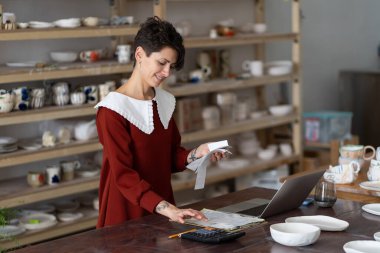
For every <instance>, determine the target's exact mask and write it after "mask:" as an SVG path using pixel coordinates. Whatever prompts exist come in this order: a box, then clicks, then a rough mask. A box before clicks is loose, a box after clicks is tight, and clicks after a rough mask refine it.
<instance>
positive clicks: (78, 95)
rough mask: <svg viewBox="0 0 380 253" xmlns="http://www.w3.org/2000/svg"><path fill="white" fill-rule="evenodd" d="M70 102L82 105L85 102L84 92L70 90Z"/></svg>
mask: <svg viewBox="0 0 380 253" xmlns="http://www.w3.org/2000/svg"><path fill="white" fill-rule="evenodd" d="M70 102H71V104H73V105H82V104H84V103H85V102H86V94H84V93H83V92H81V91H78V92H72V93H71V94H70Z"/></svg>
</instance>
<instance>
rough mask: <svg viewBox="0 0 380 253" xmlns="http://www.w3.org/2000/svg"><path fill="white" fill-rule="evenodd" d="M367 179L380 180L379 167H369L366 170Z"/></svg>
mask: <svg viewBox="0 0 380 253" xmlns="http://www.w3.org/2000/svg"><path fill="white" fill-rule="evenodd" d="M367 177H368V180H369V181H379V180H380V166H372V165H371V166H370V167H369V168H368V172H367Z"/></svg>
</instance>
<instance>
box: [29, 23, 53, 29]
mask: <svg viewBox="0 0 380 253" xmlns="http://www.w3.org/2000/svg"><path fill="white" fill-rule="evenodd" d="M29 27H30V28H35V29H40V28H51V27H54V24H53V23H49V22H41V21H30V22H29Z"/></svg>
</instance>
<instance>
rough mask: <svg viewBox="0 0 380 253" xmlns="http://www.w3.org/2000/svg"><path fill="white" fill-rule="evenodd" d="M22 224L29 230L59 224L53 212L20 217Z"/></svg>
mask: <svg viewBox="0 0 380 253" xmlns="http://www.w3.org/2000/svg"><path fill="white" fill-rule="evenodd" d="M20 223H21V225H22V226H23V227H24V228H26V229H28V230H37V229H45V228H49V227H52V226H54V225H55V224H57V219H56V218H55V216H54V215H52V214H46V213H34V214H30V215H27V216H24V217H22V218H21V219H20Z"/></svg>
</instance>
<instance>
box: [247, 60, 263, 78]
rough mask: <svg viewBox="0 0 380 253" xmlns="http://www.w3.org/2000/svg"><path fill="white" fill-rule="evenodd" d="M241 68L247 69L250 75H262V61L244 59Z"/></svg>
mask: <svg viewBox="0 0 380 253" xmlns="http://www.w3.org/2000/svg"><path fill="white" fill-rule="evenodd" d="M242 68H243V70H245V71H249V72H250V73H251V75H252V76H262V75H263V69H264V68H263V62H262V61H248V60H246V61H244V62H243V64H242Z"/></svg>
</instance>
